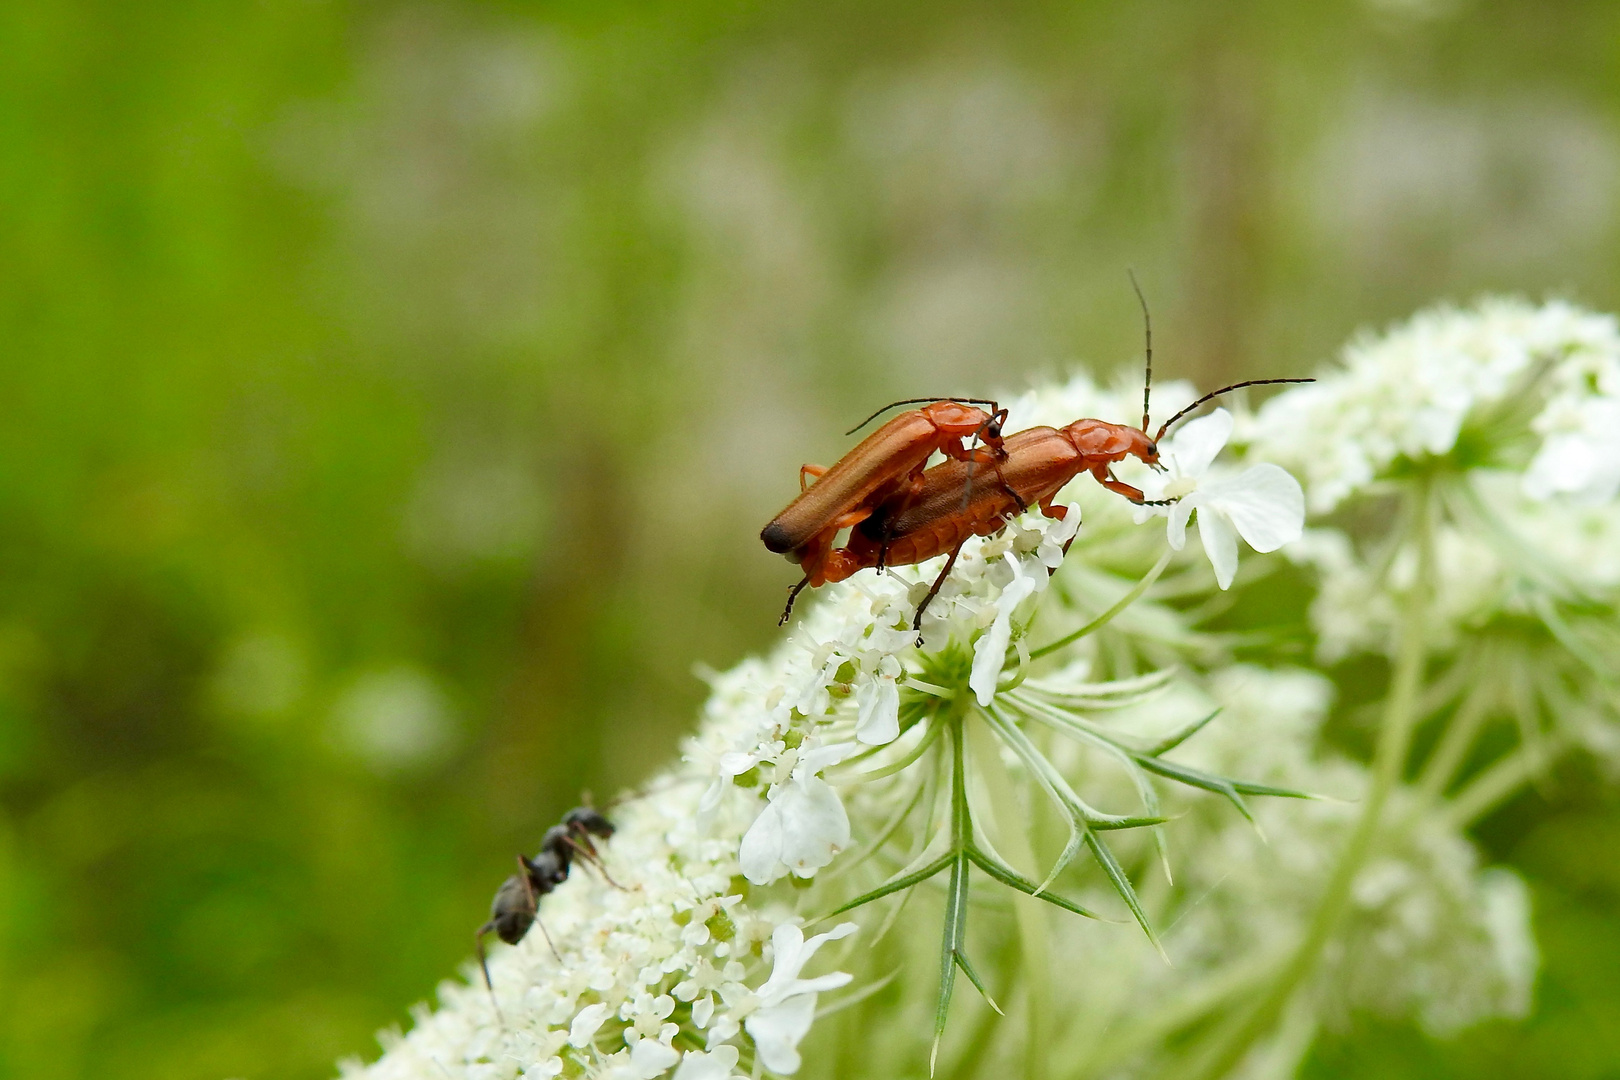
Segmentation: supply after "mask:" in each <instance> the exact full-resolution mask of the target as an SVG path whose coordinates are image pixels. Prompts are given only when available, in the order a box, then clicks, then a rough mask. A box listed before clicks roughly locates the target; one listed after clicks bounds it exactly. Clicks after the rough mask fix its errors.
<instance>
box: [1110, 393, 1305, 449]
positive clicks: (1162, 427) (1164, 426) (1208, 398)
mask: <svg viewBox="0 0 1620 1080" xmlns="http://www.w3.org/2000/svg"><path fill="white" fill-rule="evenodd" d="M1315 381H1316V380H1315V379H1245V380H1244V381H1243V382H1235V383H1233V384H1232V385H1231V386H1223V387H1221V388H1220V389H1219V390H1212V391H1210V392H1209V393H1207V394H1205V395H1204V396H1203V397H1201V398H1199V399H1198V400H1197V401H1195V402H1193V403H1192V404H1191V405H1189V406H1187V407H1186V408H1185V409H1182V410H1181V411H1180V412H1178V413H1176V415H1174V416H1172V417H1171V418H1170V419H1168V420H1166V421H1165V422H1164V423H1162V424H1160V425H1159V430H1158V433H1157V434H1155V435H1154V436H1153V441H1154V442H1158V441H1159V440H1160V439H1162V438H1164V433H1165V432H1166V431H1169V430H1170V425H1171V424H1174V423H1175V422H1176V421H1177V420H1180V419H1181V418H1182V417H1183V416H1186V415H1187V414H1188V413H1190V412H1192V411H1193V410H1194V409H1196V408H1198V407H1199V406H1200V405H1203V404H1205V403H1207V402H1210V401H1214V400H1215V399H1216V398H1218V397H1220V396H1221V395H1222V394H1230V393H1231V392H1232V391H1234V390H1241V389H1243V388H1244V387H1245V386H1272V385H1275V384H1277V383H1308V382H1315ZM1142 428H1143V430H1144V431H1145V430H1147V425H1146V424H1143V425H1142Z"/></svg>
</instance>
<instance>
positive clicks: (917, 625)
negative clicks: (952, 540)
mask: <svg viewBox="0 0 1620 1080" xmlns="http://www.w3.org/2000/svg"><path fill="white" fill-rule="evenodd" d="M960 554H962V545H961V544H957V545H956V546H955V547H954V548H952V549H951V557H950V558H948V559H946V560H945V568H944V569H943V570H941V571H940V572H939V577H937V578H935V579H934V584H933V586H932V587H931V588H930V589H929V590H928V595H927V596H925V597H923V601H922V603H920V604H918V605H917V614H916V615H914V616H913V617H912V620H911V628H912V629H913V630H915V631H917V644H918V645H921V644H922V640H923V638H922V617H923V612H924V611H926V610H928V604H929V602H930V601H932V600H933V599H934V597H936V596H938V595H939V590H940V589H941V588H942V587H944V585H945V578H946V577H947V576H948V575H949V574H950V572H951V567H953V566H955V565H956V557H957V556H958V555H960Z"/></svg>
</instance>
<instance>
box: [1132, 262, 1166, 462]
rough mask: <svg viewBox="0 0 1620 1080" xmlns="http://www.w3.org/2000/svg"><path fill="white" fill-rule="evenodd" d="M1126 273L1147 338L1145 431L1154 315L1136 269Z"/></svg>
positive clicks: (1151, 380)
mask: <svg viewBox="0 0 1620 1080" xmlns="http://www.w3.org/2000/svg"><path fill="white" fill-rule="evenodd" d="M1125 275H1126V276H1127V277H1129V278H1130V279H1131V288H1133V289H1135V290H1136V300H1137V303H1139V304H1141V305H1142V332H1143V334H1144V335H1145V336H1146V338H1147V376H1146V377H1145V378H1143V380H1142V430H1143V431H1144V432H1145V431H1147V426H1148V395H1149V394H1151V393H1152V392H1153V316H1151V315H1149V314H1148V305H1147V297H1145V296H1143V295H1142V286H1140V285H1138V284H1137V283H1136V271H1135V270H1126V271H1125ZM1154 441H1155V442H1157V441H1158V440H1154Z"/></svg>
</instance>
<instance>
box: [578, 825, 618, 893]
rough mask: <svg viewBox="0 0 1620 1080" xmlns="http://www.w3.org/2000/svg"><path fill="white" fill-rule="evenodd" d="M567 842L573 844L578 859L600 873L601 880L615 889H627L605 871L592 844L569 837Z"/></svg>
mask: <svg viewBox="0 0 1620 1080" xmlns="http://www.w3.org/2000/svg"><path fill="white" fill-rule="evenodd" d="M568 842H569V843H570V844H572V845H573V847H574V852H575V854H577V855H578V856H579V857H580V860H581V861H582V862H584V863H585V865H587V866H589V867H590V868H591V869H593V870H595V871H596V872H597V873H598V874H601V875H602V880H603V881H606V882H607V883H608V884H609V885H611V886H613V887H614V888H615V889H620V890H623V891H625V892H628V891H629V890H628V889H625V887H624V886H623V885H620V884H619V883H618V882H617V881H614V880H613V875H612V874H610V873H608V872H607V867H606V866H604V865H603V864H602V857H601V856H600V855H598V854H597V852H596V848H595V847H594V846H592V845H591V844H588V843H585V844H582V843H580V842H579V841H578V840H574V839H572V838H570V839H569V841H568Z"/></svg>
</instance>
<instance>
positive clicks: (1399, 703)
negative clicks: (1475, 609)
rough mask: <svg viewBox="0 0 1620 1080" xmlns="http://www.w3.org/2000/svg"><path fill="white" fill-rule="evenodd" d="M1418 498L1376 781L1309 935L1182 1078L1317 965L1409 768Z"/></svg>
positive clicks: (1421, 636) (1239, 1049)
mask: <svg viewBox="0 0 1620 1080" xmlns="http://www.w3.org/2000/svg"><path fill="white" fill-rule="evenodd" d="M1413 498H1414V500H1415V503H1416V504H1415V506H1414V507H1413V510H1414V513H1413V515H1412V519H1411V520H1412V521H1413V524H1414V526H1415V528H1416V532H1417V537H1416V539H1417V547H1418V573H1417V578H1416V580H1415V581H1414V583H1413V585H1412V589H1411V591H1410V592H1409V593H1408V594H1407V596H1406V603H1405V604H1404V605H1403V611H1402V618H1401V629H1400V638H1399V639H1398V643H1397V651H1396V657H1395V673H1394V677H1393V679H1392V681H1391V685H1390V692H1389V697H1388V698H1387V699H1386V701H1385V705H1384V719H1383V723H1382V726H1381V728H1380V730H1379V733H1378V746H1377V749H1376V751H1375V752H1374V755H1373V762H1372V783H1371V785H1370V786H1369V787H1368V790H1367V795H1366V798H1365V800H1364V801H1363V804H1362V812H1361V817H1360V818H1359V819H1358V820H1357V822H1356V826H1355V830H1354V832H1352V833H1351V836H1350V840H1349V842H1348V843H1347V844H1346V845H1345V847H1344V850H1343V851H1342V852H1341V853H1340V855H1339V860H1338V862H1337V863H1336V864H1335V865H1334V868H1333V873H1332V875H1331V876H1330V877H1329V878H1328V882H1327V886H1326V888H1325V889H1324V890H1323V893H1322V898H1321V900H1320V901H1319V902H1318V903H1317V906H1316V911H1315V912H1314V914H1313V915H1312V918H1311V922H1310V926H1309V927H1308V928H1307V930H1306V932H1305V936H1304V938H1303V939H1301V941H1300V943H1299V945H1298V946H1297V947H1296V948H1295V949H1294V951H1293V954H1292V955H1291V956H1290V957H1289V958H1288V960H1287V962H1286V963H1285V964H1284V965H1283V967H1282V969H1281V971H1279V972H1278V974H1277V977H1276V979H1275V980H1274V981H1273V982H1272V984H1271V985H1270V986H1269V987H1267V988H1266V991H1265V993H1264V994H1263V995H1262V996H1261V997H1260V1000H1259V1001H1257V1002H1256V1003H1255V1004H1254V1006H1253V1007H1252V1008H1250V1009H1249V1010H1247V1011H1246V1012H1243V1013H1241V1014H1239V1015H1238V1016H1237V1017H1236V1018H1235V1019H1234V1021H1233V1022H1232V1023H1231V1024H1229V1025H1227V1026H1226V1027H1225V1029H1224V1030H1221V1031H1218V1032H1217V1033H1216V1034H1215V1036H1214V1039H1215V1041H1214V1044H1213V1045H1212V1046H1211V1047H1210V1048H1209V1049H1208V1050H1207V1051H1205V1052H1204V1053H1203V1054H1202V1055H1200V1057H1199V1058H1198V1059H1196V1060H1195V1061H1193V1062H1191V1063H1190V1065H1189V1068H1188V1069H1187V1070H1186V1072H1185V1074H1184V1075H1186V1076H1187V1077H1189V1078H1191V1080H1215V1078H1217V1077H1220V1076H1224V1075H1225V1074H1226V1073H1227V1072H1229V1071H1230V1070H1231V1069H1232V1067H1233V1066H1234V1065H1236V1064H1237V1063H1238V1062H1239V1061H1241V1060H1242V1059H1243V1057H1244V1055H1245V1054H1247V1053H1248V1052H1249V1049H1250V1048H1251V1047H1252V1046H1253V1045H1254V1044H1255V1043H1256V1042H1257V1041H1258V1040H1260V1039H1261V1038H1263V1037H1264V1036H1265V1035H1266V1034H1268V1033H1269V1032H1270V1031H1271V1030H1272V1029H1273V1028H1274V1027H1275V1026H1276V1024H1277V1021H1278V1020H1279V1019H1280V1018H1281V1016H1282V1015H1283V1013H1284V1010H1286V1009H1287V1007H1288V1003H1289V1001H1290V1000H1291V999H1292V998H1293V995H1294V991H1295V990H1297V989H1298V988H1299V986H1300V984H1301V983H1303V982H1304V981H1305V980H1306V978H1308V977H1309V976H1310V974H1311V972H1312V971H1314V970H1315V968H1316V964H1317V961H1318V960H1319V959H1320V958H1321V954H1322V950H1323V948H1325V947H1326V945H1327V944H1328V942H1329V941H1330V940H1331V939H1332V937H1333V934H1334V932H1335V931H1336V930H1337V929H1338V926H1339V922H1340V920H1341V919H1342V918H1343V916H1344V912H1345V908H1346V906H1347V905H1348V903H1349V899H1350V889H1351V886H1352V885H1353V884H1354V883H1355V878H1356V875H1357V874H1358V873H1359V872H1360V871H1361V868H1362V866H1363V865H1364V864H1365V863H1366V861H1367V857H1368V855H1369V854H1370V853H1371V852H1372V849H1373V844H1374V841H1375V840H1377V838H1378V833H1379V828H1380V826H1381V825H1382V824H1383V816H1384V808H1385V806H1386V805H1387V804H1388V802H1389V797H1390V794H1391V793H1392V792H1393V791H1394V790H1395V787H1396V785H1398V784H1399V783H1400V781H1401V777H1402V773H1403V772H1404V771H1405V768H1406V761H1407V756H1408V754H1409V752H1410V750H1411V743H1412V730H1413V728H1414V727H1415V726H1416V723H1417V719H1418V714H1419V708H1418V702H1419V697H1420V695H1421V692H1422V689H1423V675H1424V670H1425V668H1426V667H1427V663H1428V653H1427V648H1426V641H1425V635H1426V631H1427V623H1428V619H1427V614H1428V598H1429V582H1430V580H1431V578H1432V575H1433V573H1434V557H1433V556H1434V552H1433V531H1432V513H1433V510H1432V505H1433V504H1432V498H1431V494H1430V491H1429V489H1428V487H1427V486H1425V487H1423V488H1422V489H1420V490H1419V491H1418V492H1417V493H1415V494H1414V495H1413Z"/></svg>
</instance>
